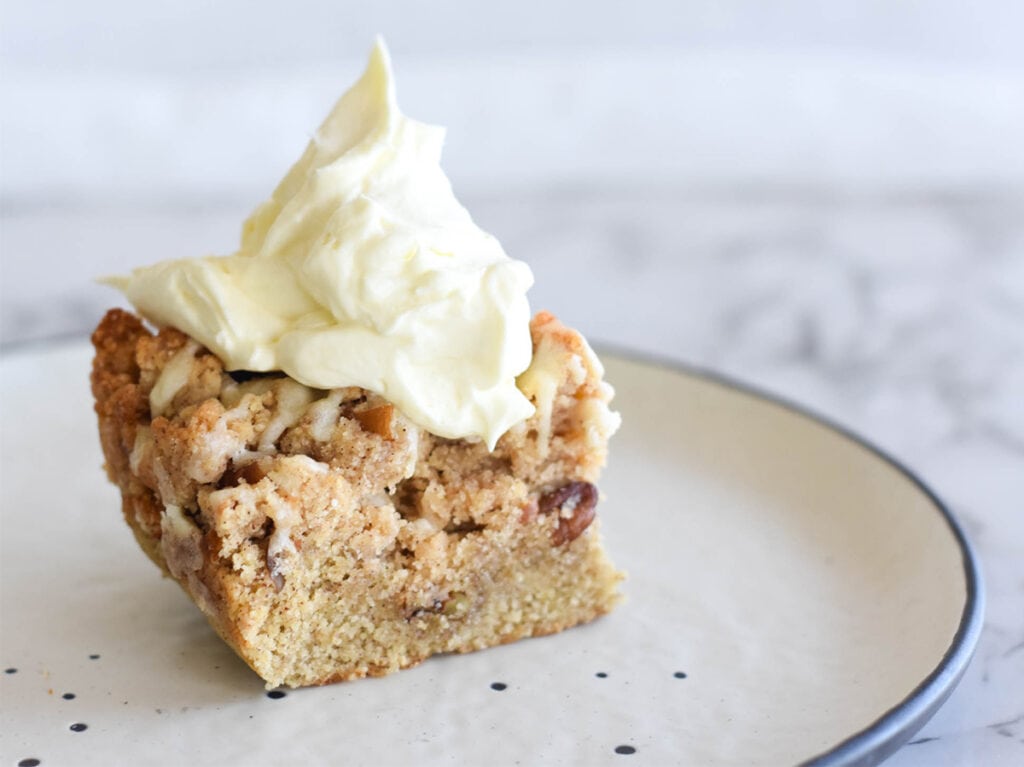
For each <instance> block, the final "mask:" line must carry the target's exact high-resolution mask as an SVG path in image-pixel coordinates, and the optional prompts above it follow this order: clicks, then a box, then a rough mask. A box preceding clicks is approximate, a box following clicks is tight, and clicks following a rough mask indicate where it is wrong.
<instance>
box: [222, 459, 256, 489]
mask: <svg viewBox="0 0 1024 767" xmlns="http://www.w3.org/2000/svg"><path fill="white" fill-rule="evenodd" d="M265 476H267V473H266V472H265V471H264V470H263V467H262V466H260V465H259V461H252V462H250V463H246V464H243V465H241V466H236V465H235V464H231V465H230V466H229V467H228V470H227V471H225V472H224V474H223V475H222V476H221V478H220V481H218V482H217V487H237V486H238V485H239V484H240V483H241V482H242V480H245V482H246V484H249V485H255V484H256V483H257V482H259V481H260V480H261V479H263V478H264V477H265Z"/></svg>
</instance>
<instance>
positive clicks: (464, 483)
mask: <svg viewBox="0 0 1024 767" xmlns="http://www.w3.org/2000/svg"><path fill="white" fill-rule="evenodd" d="M531 332H532V334H533V340H534V349H535V354H534V364H533V365H532V366H531V369H530V370H529V371H527V373H526V374H524V375H523V376H522V377H521V379H520V388H522V389H523V391H524V392H525V393H526V394H527V395H528V396H530V397H531V399H532V400H533V401H534V403H535V405H536V406H537V413H536V414H535V415H534V416H533V417H531V418H530V419H529V420H527V421H526V422H524V423H522V424H519V425H517V426H515V427H513V428H512V429H511V430H510V431H509V432H508V433H507V434H505V435H504V436H503V437H502V438H501V440H499V442H498V445H497V446H496V448H495V450H494V451H493V452H488V450H487V448H486V446H485V445H484V444H483V443H482V442H478V441H477V442H473V441H467V440H447V439H442V438H439V437H435V436H433V435H431V434H429V433H427V432H425V431H423V430H422V429H419V428H418V427H416V426H415V425H414V424H412V423H411V422H409V421H408V419H406V418H405V417H404V416H403V415H402V414H401V413H399V412H398V411H397V409H395V408H394V407H393V406H392V405H391V404H390V403H388V402H386V401H385V400H383V399H382V398H381V397H379V396H377V395H375V394H373V393H371V392H368V391H365V390H362V389H358V388H354V387H348V388H343V389H336V390H332V391H329V392H325V391H318V390H312V389H308V388H306V387H304V386H301V385H299V384H297V383H296V382H294V381H292V380H291V379H288V378H286V377H283V376H280V375H276V374H271V375H256V376H250V377H249V380H241V377H239V380H235V378H234V377H232V376H231V375H230V374H228V373H227V372H225V371H224V370H223V367H222V365H221V363H220V361H219V360H218V359H217V358H216V357H215V356H214V355H213V354H211V353H210V352H209V351H207V350H205V349H203V348H202V347H200V346H199V345H198V344H196V343H195V342H194V341H192V340H191V339H189V338H188V337H187V336H185V335H183V334H181V333H180V332H178V331H176V330H173V329H164V330H161V331H160V332H159V333H158V334H155V335H154V334H152V333H150V332H149V331H148V330H146V328H145V327H144V326H143V324H142V323H141V322H140V321H139V320H138V318H136V317H134V316H133V315H131V314H129V313H127V312H123V311H120V310H112V311H111V312H109V313H108V314H107V316H106V317H105V318H104V319H103V321H102V322H101V323H100V326H99V327H98V328H97V329H96V332H95V333H94V334H93V343H94V345H95V347H96V358H95V361H94V365H93V373H92V388H93V393H94V395H95V398H96V413H97V416H98V419H99V430H100V441H101V445H102V447H103V452H104V455H105V457H106V462H107V463H106V467H107V472H108V474H109V476H110V478H111V480H112V481H113V482H114V483H115V484H117V485H118V487H119V488H120V490H121V493H122V508H123V513H124V516H125V519H126V521H127V522H128V524H129V525H130V526H131V528H132V531H133V532H134V534H135V536H136V538H137V539H138V541H139V543H140V545H141V546H142V548H143V550H144V551H145V552H146V553H147V554H148V555H149V556H150V558H151V559H153V561H154V562H156V563H157V565H158V566H160V567H161V569H163V570H164V572H165V573H166V574H168V575H170V576H171V577H173V578H174V579H175V580H176V581H177V582H178V583H179V584H180V585H181V586H182V588H184V589H185V591H186V592H188V594H189V595H190V596H191V597H192V598H193V600H194V601H195V602H196V603H197V605H198V606H199V607H200V608H201V609H202V610H203V612H204V613H205V614H206V616H207V618H208V619H209V620H210V623H211V624H212V625H213V627H214V628H215V629H216V630H217V632H218V633H219V634H220V635H221V636H222V637H223V638H224V639H225V641H227V642H228V643H229V644H230V645H231V646H232V647H233V648H234V649H235V650H236V651H237V652H238V654H239V655H240V656H241V657H242V658H243V659H244V660H245V661H246V662H247V663H249V664H250V665H251V666H252V667H253V668H254V669H255V670H256V671H257V672H258V673H259V674H260V675H261V676H263V677H264V679H266V680H267V683H268V686H273V685H279V684H287V685H291V686H300V685H309V684H326V683H329V682H333V681H340V680H343V679H351V678H356V677H360V676H376V675H381V674H385V673H389V672H391V671H394V670H397V669H399V668H406V667H408V666H411V665H415V664H417V663H419V662H421V661H422V660H424V659H425V658H426V657H428V656H429V655H431V654H434V653H437V652H469V651H472V650H475V649H480V648H483V647H488V646H492V645H496V644H501V643H505V642H511V641H515V640H516V639H519V638H522V637H526V636H539V635H543V634H550V633H554V632H557V631H560V630H562V629H564V628H567V627H569V626H572V625H575V624H577V623H580V622H584V621H589V620H592V619H593V618H595V617H597V616H599V615H602V614H604V613H606V612H608V610H610V609H611V608H612V606H613V605H614V604H615V603H616V601H617V599H618V594H617V584H618V582H619V581H620V580H621V575H620V574H619V573H617V572H616V571H615V570H614V569H613V568H612V567H611V565H610V563H609V562H608V561H607V559H606V558H605V556H604V553H603V551H602V549H601V546H600V543H599V540H598V534H597V526H598V525H597V523H596V522H594V517H595V510H594V506H595V505H596V500H597V493H596V489H594V487H593V483H594V482H596V480H597V476H598V474H599V472H600V469H601V466H602V465H603V463H604V458H605V450H606V445H607V439H608V436H609V435H610V433H611V432H612V431H614V428H615V426H616V425H617V424H616V418H615V416H613V415H612V414H611V413H610V412H609V411H608V407H607V402H608V400H609V399H610V397H611V391H610V389H609V388H608V387H607V385H605V384H604V383H603V382H602V381H601V370H600V364H599V363H598V362H597V360H596V358H595V357H594V356H593V353H592V352H591V351H590V350H589V347H587V346H586V343H585V342H584V341H583V339H582V337H580V336H579V334H578V333H576V332H575V331H572V330H569V329H568V328H565V327H564V326H562V325H561V324H560V323H559V322H558V321H557V320H556V319H555V318H554V317H553V316H552V315H550V314H547V313H541V314H539V315H537V317H536V318H535V319H534V321H533V323H532V324H531Z"/></svg>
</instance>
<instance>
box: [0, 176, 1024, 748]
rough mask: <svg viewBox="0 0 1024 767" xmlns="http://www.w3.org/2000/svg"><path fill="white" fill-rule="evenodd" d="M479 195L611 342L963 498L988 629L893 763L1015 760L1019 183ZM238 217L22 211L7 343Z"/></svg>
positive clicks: (1023, 295)
mask: <svg viewBox="0 0 1024 767" xmlns="http://www.w3.org/2000/svg"><path fill="white" fill-rule="evenodd" d="M466 203H467V205H468V207H470V209H471V210H473V212H474V215H475V217H476V218H477V219H478V220H479V221H480V222H481V224H482V225H483V226H485V228H488V229H490V230H491V231H493V232H494V233H495V234H497V235H498V236H499V238H501V240H502V241H503V243H504V245H505V247H506V250H507V251H508V252H510V253H512V254H514V255H515V256H517V257H520V258H523V259H525V260H527V261H528V262H529V263H530V264H531V266H532V267H533V269H534V272H535V274H536V278H537V283H536V286H535V288H534V289H533V291H532V294H531V296H532V304H533V306H534V307H535V308H548V309H551V310H553V311H555V312H556V313H558V314H559V315H560V316H562V318H563V319H564V320H565V321H566V322H568V323H570V324H573V325H576V326H578V327H580V328H581V329H582V330H584V331H585V332H586V333H587V334H588V335H589V336H590V337H591V338H592V339H593V340H595V341H596V342H597V343H599V344H600V343H602V342H604V343H607V344H613V345H615V346H620V347H626V348H629V349H635V350H639V351H642V352H649V353H652V354H657V355H659V356H661V357H668V358H671V359H676V360H680V361H683V362H686V363H688V364H692V365H697V366H701V367H707V368H710V369H713V370H716V371H720V372H723V373H726V374H728V375H730V376H733V377H736V378H738V379H740V380H743V381H746V382H749V383H752V384H756V385H758V386H760V387H763V388H765V389H768V390H770V391H773V392H777V393H779V394H782V395H784V396H785V397H787V398H789V399H792V400H795V401H797V402H800V403H802V404H804V405H806V406H808V407H809V408H811V409H812V410H815V411H818V412H819V413H822V414H824V415H827V416H829V417H830V418H832V419H834V420H836V421H838V422H839V423H841V424H843V425H845V426H847V427H848V428H850V429H852V430H853V431H855V432H857V433H859V434H861V435H863V436H864V437H866V438H868V439H869V440H871V441H873V442H875V443H876V444H878V445H879V446H880V447H882V448H883V449H885V450H886V451H887V452H889V453H891V454H892V455H894V456H897V457H898V458H899V459H900V460H901V461H903V462H904V463H905V464H906V465H907V466H909V467H910V468H911V469H912V470H914V471H915V472H916V473H918V474H919V475H920V476H921V477H922V478H923V479H924V481H925V482H926V483H928V484H929V485H930V486H931V487H932V488H933V489H934V490H935V491H936V492H937V494H938V495H939V496H940V497H941V498H943V499H944V500H945V501H946V502H947V503H948V504H949V506H950V507H951V508H952V510H953V511H954V513H955V514H956V515H957V516H958V517H959V519H960V520H961V521H962V523H963V525H964V527H965V529H966V531H967V534H968V536H969V537H970V539H971V541H972V543H973V544H974V546H975V547H976V550H977V552H978V554H979V556H980V558H981V562H982V568H983V572H984V578H985V583H986V589H987V597H988V610H987V617H986V621H985V630H984V634H983V636H982V639H981V642H980V645H979V646H978V650H977V653H976V656H975V659H974V661H973V663H972V665H971V667H970V668H969V670H968V672H967V674H966V676H965V677H964V679H963V681H962V682H961V683H960V685H959V687H958V688H957V689H956V690H955V692H954V693H953V695H952V696H951V697H950V699H949V700H948V702H947V703H946V704H945V705H944V706H943V707H942V708H941V709H940V711H939V712H938V713H937V714H936V716H935V717H934V718H933V719H932V720H931V721H930V722H929V723H928V724H927V725H926V726H925V727H924V729H923V730H921V731H920V733H918V734H917V735H916V736H915V737H914V739H913V740H912V742H911V743H910V744H908V745H907V746H905V747H904V748H903V749H902V750H900V751H899V752H898V753H897V754H895V755H894V756H893V757H891V759H890V760H889V761H888V762H887V764H892V765H899V766H900V767H911V766H913V765H938V766H940V767H941V766H942V765H965V764H986V765H1010V764H1019V763H1021V760H1024V697H1022V695H1021V690H1024V609H1022V604H1024V513H1022V507H1021V498H1024V197H1022V196H1021V195H1019V194H1013V193H1009V192H1001V193H984V194H983V193H967V192H965V193H963V194H959V195H948V194H947V195H931V196H929V195H923V194H922V195H917V196H914V195H902V196H901V195H894V194H893V195H874V196H871V195H851V194H841V193H828V192H813V191H802V192H801V191H792V190H791V191H772V190H764V189H762V190H756V189H752V190H746V191H740V190H731V191H729V190H722V191H717V192H711V191H707V190H704V191H699V190H698V191H695V190H685V189H672V188H660V189H636V190H626V191H623V190H622V189H621V188H618V189H616V190H614V191H604V190H602V189H599V188H597V189H595V188H586V189H583V188H561V189H550V188H549V189H545V190H541V191H538V192H534V193H530V194H526V193H511V192H505V193H501V194H493V195H476V196H474V197H471V198H470V199H467V200H466ZM243 213H244V208H243V207H242V206H219V207H217V206H215V207H209V206H207V207H200V208H195V209H183V208H167V209H159V208H141V209H131V208H124V207H121V208H109V207H108V208H93V209H88V208H80V207H79V208H47V207H38V206H37V207H27V208H21V209H14V210H8V211H6V213H5V216H4V219H3V229H2V238H3V239H2V247H3V253H4V263H3V279H4V281H13V282H15V283H17V284H18V285H19V286H24V290H22V291H19V292H18V293H14V292H13V291H8V292H6V295H5V299H4V305H3V338H4V342H5V347H4V348H5V349H6V350H8V351H9V350H10V349H13V348H18V347H21V346H23V345H24V344H31V343H34V342H37V341H39V340H40V339H44V338H48V337H53V336H67V335H81V336H82V337H84V336H85V335H86V334H87V332H88V330H89V328H90V327H91V325H92V324H94V323H95V321H96V320H97V319H98V317H99V316H100V314H101V313H102V311H103V308H104V307H105V306H106V305H108V304H110V303H112V302H113V301H114V299H115V296H114V295H113V294H112V293H110V292H109V291H107V290H106V289H105V288H102V287H99V286H96V285H93V284H92V283H91V282H90V280H91V278H92V277H94V276H95V275H97V274H102V273H106V272H110V271H119V270H122V269H125V268H128V267H129V266H130V265H133V264H138V263H141V262H145V261H150V260H154V259H156V258H164V257H169V256H172V255H179V254H183V253H200V252H208V251H211V250H212V251H224V250H227V249H229V248H230V246H231V242H232V240H233V239H234V237H235V232H236V231H237V222H238V221H239V220H240V218H241V216H242V215H243ZM67 254H74V258H71V257H69V256H68V255H67ZM8 284H10V282H8ZM0 359H2V356H0Z"/></svg>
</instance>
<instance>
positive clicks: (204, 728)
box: [0, 344, 982, 765]
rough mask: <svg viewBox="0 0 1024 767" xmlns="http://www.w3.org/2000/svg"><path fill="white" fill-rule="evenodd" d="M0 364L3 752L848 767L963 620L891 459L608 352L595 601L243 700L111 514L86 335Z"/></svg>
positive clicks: (924, 523)
mask: <svg viewBox="0 0 1024 767" xmlns="http://www.w3.org/2000/svg"><path fill="white" fill-rule="evenodd" d="M0 359H2V379H3V380H2V394H0V416H2V422H0V424H2V425H0V428H2V437H3V442H2V451H3V452H2V464H0V465H2V477H0V479H2V482H0V492H2V527H0V533H2V579H0V584H2V585H0V588H2V648H0V664H2V665H3V666H4V667H5V668H6V673H4V674H0V684H2V688H0V689H2V718H0V737H2V741H0V743H2V746H0V748H2V757H3V764H5V765H7V764H10V765H14V764H19V763H23V764H35V763H36V762H34V761H31V760H38V763H39V764H42V765H65V764H76V765H100V764H102V765H109V764H147V765H162V764H166V765H180V764H193V765H223V764H231V765H234V764H346V765H357V764H367V765H376V764H401V765H411V764H415V765H427V764H435V763H463V764H485V763H486V764H514V763H519V764H559V763H566V764H568V763H575V764H588V765H591V764H638V763H643V764H667V763H677V764H706V765H711V764H736V763H757V764H773V765H781V764H787V763H788V764H793V763H799V762H807V761H810V762H812V763H815V764H830V765H838V764H870V763H874V762H877V761H879V760H881V759H882V758H884V757H885V756H886V755H888V754H889V753H891V752H892V751H893V750H895V749H896V748H898V747H899V745H900V744H901V743H903V742H904V741H905V740H906V739H907V738H908V737H910V735H911V734H912V733H913V732H914V731H915V730H916V729H917V728H918V727H920V726H921V725H922V724H923V723H924V721H925V720H926V719H927V718H928V717H929V716H931V714H932V713H933V712H934V711H935V709H936V708H937V707H938V706H939V705H940V704H941V703H942V701H943V700H944V699H945V697H946V696H947V695H948V694H949V692H950V691H951V690H952V688H953V686H954V685H955V684H956V683H957V681H958V680H959V678H960V675H961V674H962V672H963V670H964V668H965V666H966V664H967V663H968V661H969V659H970V655H971V652H972V650H973V648H974V645H975V643H976V641H977V638H978V634H979V632H980V627H981V617H982V606H981V603H982V597H981V587H980V582H979V578H978V570H977V565H976V563H975V561H974V558H973V556H972V554H971V552H970V549H969V547H968V545H967V543H966V542H965V540H964V537H963V534H962V533H961V531H960V529H959V528H958V526H957V524H956V523H955V521H954V520H953V519H952V517H951V516H950V514H949V512H948V511H947V510H946V509H945V508H944V507H943V506H942V504H941V503H940V502H939V501H938V499H936V498H935V496H934V495H933V494H932V493H931V492H929V490H928V489H927V488H926V487H925V486H924V485H922V484H921V482H920V481H919V480H917V479H915V478H914V477H913V476H912V475H911V474H910V473H909V472H907V471H906V470H905V469H903V468H902V467H900V466H899V465H898V464H897V463H896V462H894V461H893V460H891V459H889V458H887V457H886V456H884V455H883V454H881V453H880V452H879V451H878V450H876V449H874V448H872V447H871V446H869V445H866V444H865V443H864V442H863V441H861V440H859V439H857V438H856V437H854V436H852V435H850V434H847V433H845V432H843V431H842V430H841V429H838V428H836V427H834V426H831V425H828V424H826V423H823V422H822V421H821V420H820V419H816V418H814V417H812V416H810V415H808V414H806V413H803V412H801V411H800V410H798V409H796V408H794V407H792V406H789V405H786V404H784V403H781V402H779V401H777V400H773V399H772V398H770V397H766V396H763V395H760V394H757V393H754V392H751V391H749V390H746V389H744V388H742V387H739V386H736V385H734V384H731V383H729V382H725V381H722V380H719V379H717V378H714V377H708V376H704V375H701V374H695V373H692V372H683V371H680V370H676V369H672V368H671V367H669V366H666V365H659V364H653V363H646V362H637V361H629V360H627V359H624V358H620V357H615V356H610V355H608V356H606V363H607V368H608V378H609V380H610V381H612V382H613V383H614V384H615V386H616V388H617V390H618V398H617V400H616V403H617V406H618V407H619V409H620V410H621V412H622V414H623V418H624V426H623V428H622V431H621V432H620V434H619V435H618V436H617V437H616V438H615V440H614V442H613V450H612V460H611V465H610V467H609V469H608V472H607V474H606V480H605V482H604V484H603V489H604V491H605V493H606V495H607V499H606V500H605V501H603V502H602V505H601V508H600V514H601V517H602V518H603V520H604V531H605V537H606V541H607V544H608V548H609V549H610V552H611V554H612V557H613V558H614V560H615V561H616V562H617V563H618V564H619V565H621V566H622V567H624V568H626V569H627V570H628V571H629V572H630V579H629V580H628V581H627V583H626V586H625V588H626V592H627V595H628V601H627V602H626V603H625V604H624V605H623V606H622V607H621V608H620V609H618V610H617V611H616V612H614V613H613V614H612V615H610V616H608V617H606V618H604V619H602V620H600V621H598V622H596V623H594V624H592V625H589V626H585V627H580V628H576V629H573V630H570V631H568V632H565V633H563V634H560V635H557V636H552V637H546V638H543V639H533V640H527V641H524V642H520V643H517V644H514V645H509V646H506V647H500V648H496V649H493V650H488V651H485V652H480V653H476V654H473V655H467V656H455V657H439V658H435V659H432V660H430V661H428V662H427V663H424V664H423V665H421V666H420V667H418V668H415V669H411V670H409V671H404V672H402V673H400V674H396V675H393V676H390V677H387V678H383V679H373V680H363V681H358V682H350V683H345V684H339V685H334V686H331V687H325V688H319V689H308V690H300V691H289V692H288V693H287V694H281V693H277V694H275V693H270V694H268V693H267V692H266V691H265V690H264V689H263V685H262V682H261V681H260V680H259V679H258V678H257V677H256V676H255V675H254V674H253V673H252V672H250V671H249V670H248V668H247V667H246V666H244V665H243V664H242V663H241V662H240V661H239V660H237V659H236V658H235V656H234V655H233V654H232V653H231V651H230V650H229V649H228V648H227V647H226V646H225V645H223V644H222V643H221V641H220V640H219V639H218V638H217V637H216V636H215V635H214V633H213V632H212V631H211V630H210V629H209V628H208V627H207V624H206V622H205V621H204V620H203V618H202V617H201V616H200V614H199V611H198V610H197V609H195V608H194V607H193V606H192V605H191V603H189V601H188V600H187V599H186V598H185V597H184V596H183V594H182V593H181V592H180V591H179V589H178V587H177V586H176V585H175V584H173V583H172V582H170V581H166V580H163V579H161V578H160V577H159V575H158V573H157V571H156V569H155V568H154V567H153V566H152V565H151V564H150V563H149V562H148V561H147V560H146V558H145V557H144V556H143V555H142V553H141V552H140V551H138V550H137V547H136V544H135V542H134V540H133V539H132V536H131V534H130V533H129V531H128V529H127V527H125V526H124V524H123V522H122V521H121V518H120V512H119V505H118V498H117V494H116V493H115V491H114V489H113V488H112V487H110V486H108V485H107V483H106V480H105V479H104V477H103V475H102V472H101V470H100V462H101V458H100V453H99V447H98V444H97V438H96V436H95V433H94V430H95V424H94V420H93V415H92V411H91V404H90V400H89V395H88V387H87V383H86V376H87V368H88V364H89V363H88V360H89V351H88V349H87V348H86V347H85V346H84V344H75V345H62V346H55V347H48V348H35V349H23V350H20V351H15V352H11V353H8V354H6V355H5V356H3V357H2V358H0Z"/></svg>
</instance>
